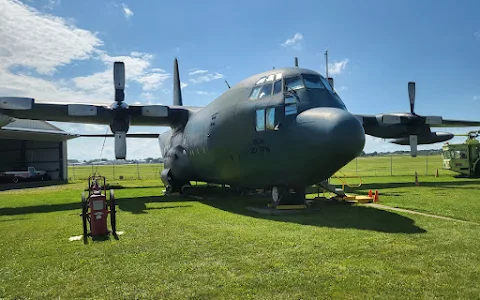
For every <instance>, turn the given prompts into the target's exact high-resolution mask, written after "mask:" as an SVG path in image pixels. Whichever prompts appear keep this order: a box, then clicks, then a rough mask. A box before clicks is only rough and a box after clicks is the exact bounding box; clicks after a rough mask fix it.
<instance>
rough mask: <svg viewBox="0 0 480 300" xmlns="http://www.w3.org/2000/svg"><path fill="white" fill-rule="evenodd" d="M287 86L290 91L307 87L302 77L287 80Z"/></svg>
mask: <svg viewBox="0 0 480 300" xmlns="http://www.w3.org/2000/svg"><path fill="white" fill-rule="evenodd" d="M285 85H286V87H287V88H288V89H289V90H298V89H301V88H304V87H305V86H304V85H303V80H302V78H301V77H300V76H295V77H290V78H285Z"/></svg>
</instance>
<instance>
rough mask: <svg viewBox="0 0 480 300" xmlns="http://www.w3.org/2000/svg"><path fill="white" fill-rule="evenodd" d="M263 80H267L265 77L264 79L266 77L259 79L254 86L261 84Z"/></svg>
mask: <svg viewBox="0 0 480 300" xmlns="http://www.w3.org/2000/svg"><path fill="white" fill-rule="evenodd" d="M265 79H267V77H266V76H263V77H262V78H260V79H259V80H258V81H257V83H255V84H262V83H264V82H265Z"/></svg>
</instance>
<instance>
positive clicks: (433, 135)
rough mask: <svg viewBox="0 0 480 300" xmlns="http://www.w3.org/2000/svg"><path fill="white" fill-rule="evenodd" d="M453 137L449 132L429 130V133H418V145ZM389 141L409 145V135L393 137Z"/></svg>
mask: <svg viewBox="0 0 480 300" xmlns="http://www.w3.org/2000/svg"><path fill="white" fill-rule="evenodd" d="M451 138H453V134H452V133H450V132H430V134H422V135H418V141H417V143H418V145H425V144H433V143H439V142H445V141H448V140H450V139H451ZM390 142H391V143H394V144H398V145H410V137H409V136H406V137H402V138H397V139H393V140H391V141H390Z"/></svg>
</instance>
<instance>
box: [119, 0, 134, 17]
mask: <svg viewBox="0 0 480 300" xmlns="http://www.w3.org/2000/svg"><path fill="white" fill-rule="evenodd" d="M122 9H123V14H124V15H125V18H127V20H129V19H130V18H131V17H132V16H133V11H132V10H131V9H130V8H128V6H127V5H126V4H125V3H122Z"/></svg>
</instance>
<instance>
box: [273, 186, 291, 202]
mask: <svg viewBox="0 0 480 300" xmlns="http://www.w3.org/2000/svg"><path fill="white" fill-rule="evenodd" d="M285 192H288V191H287V189H286V187H284V186H274V187H273V188H272V203H273V205H275V206H276V205H280V202H281V200H282V196H283V194H284V193H285Z"/></svg>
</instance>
